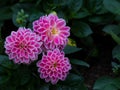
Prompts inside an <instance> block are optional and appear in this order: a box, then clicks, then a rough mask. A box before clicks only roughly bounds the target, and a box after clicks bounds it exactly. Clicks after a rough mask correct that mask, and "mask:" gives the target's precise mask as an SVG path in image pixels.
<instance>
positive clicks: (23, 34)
mask: <svg viewBox="0 0 120 90" xmlns="http://www.w3.org/2000/svg"><path fill="white" fill-rule="evenodd" d="M40 40H41V39H40V37H39V36H38V35H36V33H34V32H32V31H31V30H30V29H26V28H22V27H20V28H19V29H18V31H17V32H15V31H12V32H11V35H10V36H8V37H7V38H6V41H5V45H4V47H5V49H6V51H5V52H6V54H8V55H9V58H10V59H12V60H13V61H14V62H15V63H25V64H29V63H30V62H32V61H34V60H36V59H37V58H38V54H40V53H41V48H40V47H41V45H42V42H40Z"/></svg>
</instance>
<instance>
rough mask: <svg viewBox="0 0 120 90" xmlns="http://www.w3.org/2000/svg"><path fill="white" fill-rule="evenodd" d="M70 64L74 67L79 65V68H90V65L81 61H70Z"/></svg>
mask: <svg viewBox="0 0 120 90" xmlns="http://www.w3.org/2000/svg"><path fill="white" fill-rule="evenodd" d="M70 62H71V63H72V64H75V65H81V66H86V67H90V65H89V64H88V63H86V62H85V61H82V60H78V59H70Z"/></svg>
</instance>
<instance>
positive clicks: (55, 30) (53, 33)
mask: <svg viewBox="0 0 120 90" xmlns="http://www.w3.org/2000/svg"><path fill="white" fill-rule="evenodd" d="M51 33H52V35H57V34H58V33H59V32H58V30H57V29H56V28H53V29H52V31H51Z"/></svg>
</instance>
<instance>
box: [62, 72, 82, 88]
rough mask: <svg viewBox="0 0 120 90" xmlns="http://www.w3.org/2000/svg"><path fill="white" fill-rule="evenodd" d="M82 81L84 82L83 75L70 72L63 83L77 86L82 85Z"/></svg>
mask: <svg viewBox="0 0 120 90" xmlns="http://www.w3.org/2000/svg"><path fill="white" fill-rule="evenodd" d="M71 82H72V83H71ZM82 82H83V77H82V76H79V75H77V74H73V73H70V74H68V76H67V78H66V80H65V81H64V82H62V84H64V85H69V86H75V87H76V86H77V85H80V84H81V83H82Z"/></svg>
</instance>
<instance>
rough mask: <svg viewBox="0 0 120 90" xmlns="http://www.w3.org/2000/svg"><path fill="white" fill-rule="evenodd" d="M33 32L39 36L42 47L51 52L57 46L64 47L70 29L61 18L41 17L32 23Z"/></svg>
mask: <svg viewBox="0 0 120 90" xmlns="http://www.w3.org/2000/svg"><path fill="white" fill-rule="evenodd" d="M33 29H34V32H36V33H37V34H39V35H40V36H41V40H42V41H43V44H44V47H45V48H46V49H48V50H49V49H50V50H53V49H55V48H58V47H59V46H62V47H65V46H66V43H67V41H68V37H69V35H70V27H68V26H66V22H65V20H64V19H62V18H58V17H57V15H55V14H49V15H48V16H47V15H46V16H42V17H40V19H39V20H36V21H34V22H33Z"/></svg>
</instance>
